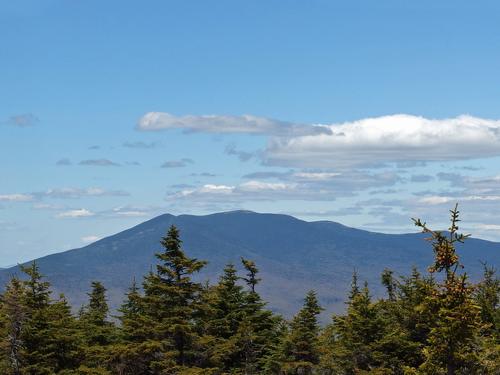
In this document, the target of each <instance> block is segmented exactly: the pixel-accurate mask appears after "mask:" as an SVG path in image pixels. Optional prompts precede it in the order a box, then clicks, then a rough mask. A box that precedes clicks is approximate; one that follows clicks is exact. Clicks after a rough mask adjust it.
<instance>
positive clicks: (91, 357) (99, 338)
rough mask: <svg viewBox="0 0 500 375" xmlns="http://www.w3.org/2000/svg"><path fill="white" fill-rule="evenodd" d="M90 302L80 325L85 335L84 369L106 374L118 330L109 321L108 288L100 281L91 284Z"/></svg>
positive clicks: (85, 308) (81, 315) (82, 369)
mask: <svg viewBox="0 0 500 375" xmlns="http://www.w3.org/2000/svg"><path fill="white" fill-rule="evenodd" d="M88 296H89V302H88V304H87V305H85V306H84V307H83V309H82V310H81V311H80V319H79V325H80V328H81V331H82V333H83V335H84V346H85V348H84V351H83V353H84V359H83V360H82V367H81V368H80V371H84V369H91V370H86V371H91V372H92V371H95V372H101V373H106V367H107V363H108V357H109V349H110V345H111V344H112V343H113V342H115V340H116V334H117V332H116V330H115V326H114V324H113V323H112V322H110V321H109V320H108V313H109V307H108V303H107V300H106V288H105V287H104V286H103V285H102V283H101V282H99V281H93V282H92V283H91V291H90V292H89V293H88Z"/></svg>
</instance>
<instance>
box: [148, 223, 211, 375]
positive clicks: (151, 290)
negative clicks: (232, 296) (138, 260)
mask: <svg viewBox="0 0 500 375" xmlns="http://www.w3.org/2000/svg"><path fill="white" fill-rule="evenodd" d="M161 244H162V246H163V252H160V253H157V254H156V257H157V258H158V260H159V261H160V264H158V265H157V266H156V273H150V274H149V275H148V276H147V277H146V278H145V280H144V285H143V287H144V293H145V295H144V307H145V314H146V315H148V317H149V318H150V319H151V321H152V322H154V331H153V332H152V333H153V335H152V337H151V339H152V340H153V341H154V342H152V343H151V344H152V345H153V346H154V345H156V347H157V348H158V349H159V351H160V353H158V359H157V360H155V361H154V362H153V363H152V364H151V366H152V368H153V369H154V371H157V372H161V371H167V372H169V373H176V372H179V371H181V370H182V369H183V368H186V367H188V366H189V365H190V364H192V363H193V362H195V361H196V357H197V353H196V347H197V345H198V343H197V341H198V340H199V335H198V334H197V332H196V330H195V329H194V325H193V321H194V318H195V315H196V313H197V304H198V299H199V294H200V291H201V290H202V286H201V284H199V283H196V282H194V281H193V280H192V279H191V276H192V275H193V274H194V273H196V272H198V271H200V270H201V269H202V268H203V266H204V265H205V264H206V262H204V261H199V260H197V259H193V258H189V257H187V256H186V254H185V253H184V251H183V250H182V248H181V244H182V241H181V240H180V237H179V231H178V229H177V228H176V227H175V226H171V227H170V229H169V231H168V233H167V236H166V237H164V238H163V239H162V241H161ZM155 343H156V344H155Z"/></svg>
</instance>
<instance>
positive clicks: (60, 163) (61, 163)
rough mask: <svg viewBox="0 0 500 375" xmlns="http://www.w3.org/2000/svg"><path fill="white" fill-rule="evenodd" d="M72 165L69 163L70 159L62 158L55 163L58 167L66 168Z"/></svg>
mask: <svg viewBox="0 0 500 375" xmlns="http://www.w3.org/2000/svg"><path fill="white" fill-rule="evenodd" d="M72 164H73V163H72V162H71V160H70V159H68V158H62V159H59V160H58V161H57V162H56V165H58V166H61V167H62V166H68V165H72Z"/></svg>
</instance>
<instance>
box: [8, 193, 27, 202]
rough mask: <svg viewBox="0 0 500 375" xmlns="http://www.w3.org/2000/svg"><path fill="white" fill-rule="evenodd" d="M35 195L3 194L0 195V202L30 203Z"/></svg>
mask: <svg viewBox="0 0 500 375" xmlns="http://www.w3.org/2000/svg"><path fill="white" fill-rule="evenodd" d="M33 198H34V197H33V195H31V194H2V195H0V201H5V202H29V201H32V200H33Z"/></svg>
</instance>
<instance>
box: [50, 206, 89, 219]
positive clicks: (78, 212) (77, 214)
mask: <svg viewBox="0 0 500 375" xmlns="http://www.w3.org/2000/svg"><path fill="white" fill-rule="evenodd" d="M94 215H95V214H94V213H93V212H92V211H89V210H87V209H85V208H79V209H75V210H68V211H64V212H60V213H58V214H57V215H56V217H58V218H60V219H64V218H70V219H76V218H81V217H90V216H94Z"/></svg>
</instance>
